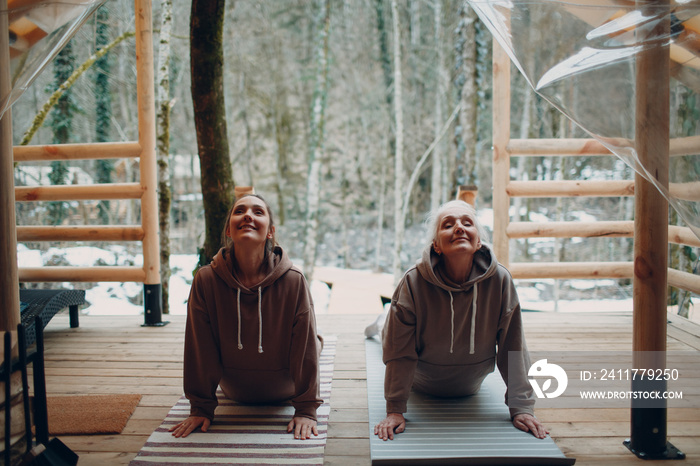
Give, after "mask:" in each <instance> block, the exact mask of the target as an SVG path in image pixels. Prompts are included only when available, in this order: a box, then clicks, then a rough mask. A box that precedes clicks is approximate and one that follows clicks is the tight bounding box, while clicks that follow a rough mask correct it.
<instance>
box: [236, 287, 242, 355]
mask: <svg viewBox="0 0 700 466" xmlns="http://www.w3.org/2000/svg"><path fill="white" fill-rule="evenodd" d="M236 308H237V309H238V349H239V350H242V349H243V343H241V289H240V288H238V294H237V295H236Z"/></svg>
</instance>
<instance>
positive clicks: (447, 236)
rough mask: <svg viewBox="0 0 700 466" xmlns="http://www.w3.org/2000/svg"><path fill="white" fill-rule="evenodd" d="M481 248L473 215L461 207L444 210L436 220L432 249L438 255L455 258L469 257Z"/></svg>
mask: <svg viewBox="0 0 700 466" xmlns="http://www.w3.org/2000/svg"><path fill="white" fill-rule="evenodd" d="M479 248H481V239H480V238H479V232H478V230H477V228H476V225H475V220H474V217H473V214H472V213H471V212H470V211H469V210H467V209H465V208H464V207H462V206H453V207H449V208H447V209H445V211H444V212H442V213H441V214H440V217H439V218H438V229H437V235H436V237H435V240H434V241H433V249H435V252H437V253H438V254H444V255H445V256H447V257H451V258H456V257H457V256H459V255H461V254H464V255H471V256H473V255H474V254H475V253H476V251H478V250H479Z"/></svg>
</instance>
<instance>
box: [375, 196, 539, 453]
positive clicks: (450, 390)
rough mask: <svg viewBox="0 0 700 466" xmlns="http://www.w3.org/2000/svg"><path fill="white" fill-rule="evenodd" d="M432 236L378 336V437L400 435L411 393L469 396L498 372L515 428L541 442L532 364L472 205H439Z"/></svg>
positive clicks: (503, 274)
mask: <svg viewBox="0 0 700 466" xmlns="http://www.w3.org/2000/svg"><path fill="white" fill-rule="evenodd" d="M431 230H432V232H433V239H432V241H431V243H430V245H429V246H428V247H427V248H426V250H425V251H424V253H423V257H422V259H421V260H420V261H419V262H418V263H417V264H416V266H415V267H412V268H411V269H409V270H408V271H407V272H406V274H405V275H404V277H403V279H402V280H401V282H400V283H399V285H398V287H397V288H396V290H395V292H394V296H393V297H392V301H391V309H390V311H389V314H388V316H387V319H386V324H385V326H384V329H383V332H382V346H383V360H384V363H385V364H386V375H385V381H384V397H385V399H386V412H387V416H386V418H385V419H384V420H383V421H381V422H380V423H379V424H377V425H376V426H375V428H374V433H375V435H377V436H379V438H381V439H383V440H387V439H393V438H394V433H400V432H403V431H404V429H405V427H406V420H405V419H404V416H403V413H405V412H406V411H407V407H406V406H407V400H408V395H409V393H410V391H411V389H414V390H417V391H420V392H423V393H427V394H430V395H434V396H440V397H462V396H468V395H473V394H474V393H476V392H477V391H478V390H479V387H480V386H481V383H482V382H483V380H484V378H485V377H486V376H487V375H488V374H489V373H491V372H493V370H494V367H495V366H496V365H497V366H498V369H499V371H500V373H501V376H502V377H503V379H504V381H505V382H506V385H507V392H506V404H507V405H508V407H509V410H510V415H511V420H512V421H513V425H515V427H517V428H519V429H521V430H524V431H526V432H532V434H533V435H534V436H535V437H537V438H544V437H545V436H546V434H547V433H548V432H547V430H546V429H545V428H544V426H543V425H542V424H541V423H540V422H539V420H537V418H535V416H534V403H535V398H534V394H533V390H532V387H531V386H530V384H529V382H528V380H527V371H528V369H529V367H530V359H529V355H528V352H527V347H526V345H525V337H524V335H523V328H522V320H521V315H520V302H519V300H518V295H517V293H516V291H515V287H514V285H513V280H512V278H511V276H510V273H509V272H508V271H507V270H506V269H505V267H503V266H502V265H500V264H499V263H498V261H497V260H496V257H495V255H494V254H493V252H492V251H491V249H490V248H489V247H488V246H487V245H485V244H484V243H483V242H482V238H484V237H485V231H484V229H483V228H482V226H481V225H480V223H479V221H478V219H477V216H476V211H475V210H474V208H473V207H472V206H471V205H470V204H467V203H466V202H463V201H450V202H447V203H445V204H443V205H442V206H440V207H439V208H438V209H437V211H436V212H435V213H434V214H433V215H432V216H431ZM509 351H511V352H514V353H511V355H510V358H509V354H508V353H509ZM516 355H517V356H516ZM509 369H510V373H509Z"/></svg>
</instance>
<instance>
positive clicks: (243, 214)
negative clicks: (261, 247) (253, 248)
mask: <svg viewBox="0 0 700 466" xmlns="http://www.w3.org/2000/svg"><path fill="white" fill-rule="evenodd" d="M273 228H274V227H272V228H271V227H270V216H269V214H268V212H267V208H266V207H265V203H264V202H263V201H262V200H260V199H258V198H257V197H255V196H246V197H243V198H241V199H239V200H238V201H236V203H235V204H234V206H233V210H232V211H231V217H230V219H229V222H228V227H227V229H226V236H228V237H230V238H231V240H233V243H234V244H239V243H243V242H249V243H252V244H258V243H260V244H265V241H266V240H267V239H268V238H272V236H273V232H274V230H273Z"/></svg>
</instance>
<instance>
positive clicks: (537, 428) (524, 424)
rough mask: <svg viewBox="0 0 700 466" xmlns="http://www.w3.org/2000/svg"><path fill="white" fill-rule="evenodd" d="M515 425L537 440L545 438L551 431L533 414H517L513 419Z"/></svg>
mask: <svg viewBox="0 0 700 466" xmlns="http://www.w3.org/2000/svg"><path fill="white" fill-rule="evenodd" d="M513 425H514V426H515V427H517V428H518V429H520V430H524V431H525V432H530V433H532V435H534V436H535V437H537V438H545V437H546V436H547V434H548V433H549V431H548V430H547V429H545V427H544V426H543V425H542V423H541V422H540V421H539V420H538V419H537V418H536V417H535V416H533V415H532V414H525V413H522V414H516V415H515V417H514V418H513Z"/></svg>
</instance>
